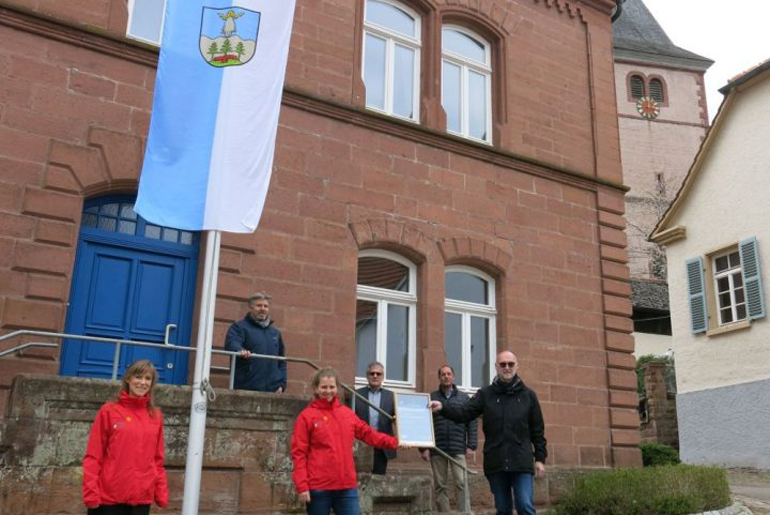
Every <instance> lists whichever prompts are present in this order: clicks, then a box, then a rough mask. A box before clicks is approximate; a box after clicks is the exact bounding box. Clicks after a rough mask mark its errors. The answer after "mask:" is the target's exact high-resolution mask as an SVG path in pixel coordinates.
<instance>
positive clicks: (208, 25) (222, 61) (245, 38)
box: [200, 6, 261, 68]
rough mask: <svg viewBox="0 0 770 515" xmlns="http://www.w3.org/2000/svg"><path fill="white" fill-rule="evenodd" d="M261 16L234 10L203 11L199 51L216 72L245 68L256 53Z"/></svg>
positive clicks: (206, 9) (235, 7) (209, 9)
mask: <svg viewBox="0 0 770 515" xmlns="http://www.w3.org/2000/svg"><path fill="white" fill-rule="evenodd" d="M260 18H261V14H260V13H258V12H256V11H251V10H249V9H243V8H240V7H237V6H232V7H227V8H224V9H215V8H212V7H204V8H203V18H202V20H201V35H200V51H201V55H202V56H203V58H204V59H205V60H206V62H207V63H209V64H210V65H211V66H215V67H217V68H220V67H226V66H238V65H241V64H246V63H247V62H249V60H251V58H252V57H254V54H255V53H256V51H257V37H258V36H259V22H260Z"/></svg>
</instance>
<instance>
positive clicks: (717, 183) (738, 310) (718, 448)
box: [651, 60, 770, 468]
mask: <svg viewBox="0 0 770 515" xmlns="http://www.w3.org/2000/svg"><path fill="white" fill-rule="evenodd" d="M721 91H722V93H723V94H725V100H724V102H723V103H722V106H721V108H720V110H719V113H718V114H717V117H716V119H715V121H714V124H713V126H712V128H711V130H710V131H709V133H708V135H707V137H706V140H705V141H704V143H703V145H702V147H701V150H700V152H699V153H698V155H697V157H696V158H695V162H694V163H693V165H692V168H691V169H690V171H689V173H688V175H687V177H686V178H685V180H684V183H683V184H682V187H681V189H680V190H679V193H678V194H677V197H676V199H675V200H674V202H673V203H672V205H671V206H670V208H669V209H668V211H667V212H666V213H665V214H664V216H663V218H662V219H661V220H660V222H659V223H658V225H657V227H656V228H655V230H654V231H653V233H652V236H651V239H652V240H653V241H654V242H656V243H658V244H661V245H665V248H666V256H667V261H668V281H669V293H670V306H671V318H672V331H673V347H674V352H675V357H676V371H677V411H678V417H679V438H680V450H681V456H682V459H683V461H685V462H687V463H707V464H718V465H726V466H732V467H756V468H770V322H769V321H768V319H767V317H766V302H765V288H766V287H767V286H768V285H769V284H770V278H769V277H768V275H767V274H768V271H770V198H769V197H770V145H769V144H768V140H769V139H770V60H768V61H765V62H764V63H762V64H760V65H759V66H757V67H755V68H753V69H752V70H749V71H747V72H745V73H743V74H742V75H740V76H738V77H736V78H734V79H733V80H732V81H730V82H729V83H728V84H727V86H725V87H724V88H722V90H721ZM763 284H764V286H763Z"/></svg>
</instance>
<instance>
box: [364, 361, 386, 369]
mask: <svg viewBox="0 0 770 515" xmlns="http://www.w3.org/2000/svg"><path fill="white" fill-rule="evenodd" d="M374 367H380V368H381V369H383V370H385V365H383V364H382V363H380V362H379V361H372V362H371V363H369V364H368V365H366V371H367V372H369V371H370V370H371V369H372V368H374Z"/></svg>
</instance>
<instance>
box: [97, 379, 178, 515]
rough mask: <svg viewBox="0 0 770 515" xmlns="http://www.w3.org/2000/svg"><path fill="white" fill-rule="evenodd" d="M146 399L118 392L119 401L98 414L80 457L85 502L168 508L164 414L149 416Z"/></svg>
mask: <svg viewBox="0 0 770 515" xmlns="http://www.w3.org/2000/svg"><path fill="white" fill-rule="evenodd" d="M149 401H150V398H149V397H147V396H145V397H131V396H130V395H129V394H128V393H127V392H125V391H124V392H121V393H120V399H119V400H118V402H108V403H106V404H105V405H104V406H102V408H101V409H100V410H99V413H98V414H97V415H96V420H94V425H93V426H91V436H89V438H88V448H87V449H86V455H85V457H84V458H83V502H84V503H85V505H86V506H87V507H89V508H96V507H97V506H100V505H102V504H131V505H137V504H152V503H153V502H155V503H156V504H157V505H158V506H160V507H161V508H164V507H165V506H166V505H167V504H168V482H167V480H166V471H165V469H164V468H163V415H162V414H161V412H160V410H156V412H155V416H154V417H151V416H150V413H149V412H148V411H147V403H148V402H149Z"/></svg>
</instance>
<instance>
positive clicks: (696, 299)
mask: <svg viewBox="0 0 770 515" xmlns="http://www.w3.org/2000/svg"><path fill="white" fill-rule="evenodd" d="M684 265H685V268H686V270H687V291H688V293H689V296H690V327H691V328H692V332H693V334H698V333H705V332H706V330H707V329H708V326H709V322H708V321H709V315H708V308H707V306H706V281H705V279H704V277H703V258H702V257H696V258H692V259H688V260H687V261H685V262H684Z"/></svg>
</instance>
